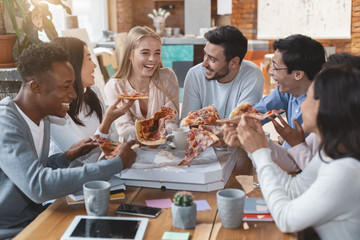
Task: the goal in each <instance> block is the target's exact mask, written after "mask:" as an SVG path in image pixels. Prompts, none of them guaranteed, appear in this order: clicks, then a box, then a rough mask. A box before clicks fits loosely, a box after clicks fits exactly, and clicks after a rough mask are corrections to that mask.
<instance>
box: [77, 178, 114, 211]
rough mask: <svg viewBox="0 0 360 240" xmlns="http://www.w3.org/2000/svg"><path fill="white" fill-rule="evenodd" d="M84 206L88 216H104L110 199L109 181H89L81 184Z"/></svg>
mask: <svg viewBox="0 0 360 240" xmlns="http://www.w3.org/2000/svg"><path fill="white" fill-rule="evenodd" d="M83 190H84V199H85V208H86V212H87V214H88V215H89V216H106V213H107V209H108V206H109V200H110V183H109V182H107V181H91V182H87V183H85V184H84V185H83Z"/></svg>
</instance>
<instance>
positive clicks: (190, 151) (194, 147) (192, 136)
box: [178, 128, 219, 166]
mask: <svg viewBox="0 0 360 240" xmlns="http://www.w3.org/2000/svg"><path fill="white" fill-rule="evenodd" d="M218 140H219V138H218V137H217V136H216V135H215V134H213V133H212V132H209V131H207V130H203V129H199V128H192V129H190V130H189V131H188V133H187V143H188V147H187V149H186V151H185V159H184V160H182V161H181V162H180V163H179V165H178V166H182V165H187V164H189V163H190V162H191V161H192V160H193V159H194V158H196V157H197V156H199V155H200V154H201V153H202V152H204V151H205V150H206V149H208V148H209V147H211V145H213V144H214V143H215V142H217V141H218Z"/></svg>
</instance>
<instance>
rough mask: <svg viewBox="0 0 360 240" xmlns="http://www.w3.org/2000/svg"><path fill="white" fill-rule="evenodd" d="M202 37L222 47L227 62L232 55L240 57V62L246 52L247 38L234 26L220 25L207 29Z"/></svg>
mask: <svg viewBox="0 0 360 240" xmlns="http://www.w3.org/2000/svg"><path fill="white" fill-rule="evenodd" d="M204 37H205V38H206V39H207V40H208V41H209V42H210V43H212V44H215V45H220V46H222V47H223V48H224V55H225V57H226V61H227V62H229V61H230V60H231V59H232V58H234V57H239V58H240V63H241V62H242V60H243V59H244V57H245V54H246V52H247V42H248V40H247V38H246V37H245V36H244V35H243V34H242V32H241V31H240V30H239V29H237V28H236V27H234V26H229V25H226V26H220V27H217V28H215V29H213V30H210V31H208V32H207V33H206V34H205V35H204Z"/></svg>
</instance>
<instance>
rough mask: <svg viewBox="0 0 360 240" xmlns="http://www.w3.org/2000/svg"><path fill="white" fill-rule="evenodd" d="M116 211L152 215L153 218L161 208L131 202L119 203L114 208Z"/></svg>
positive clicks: (145, 215)
mask: <svg viewBox="0 0 360 240" xmlns="http://www.w3.org/2000/svg"><path fill="white" fill-rule="evenodd" d="M115 212H116V213H121V214H128V215H136V216H144V217H152V218H155V217H157V216H158V215H159V214H160V213H161V208H155V207H147V206H140V205H133V204H126V203H124V204H120V206H119V207H118V208H117V209H116V211H115Z"/></svg>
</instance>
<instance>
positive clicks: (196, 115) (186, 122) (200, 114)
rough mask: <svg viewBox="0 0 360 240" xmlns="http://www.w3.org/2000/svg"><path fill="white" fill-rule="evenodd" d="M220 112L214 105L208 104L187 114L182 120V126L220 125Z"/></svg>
mask: <svg viewBox="0 0 360 240" xmlns="http://www.w3.org/2000/svg"><path fill="white" fill-rule="evenodd" d="M219 119H220V117H219V113H218V111H217V110H216V108H215V106H214V105H209V106H206V107H204V108H202V109H200V110H198V111H193V112H189V113H188V114H187V116H186V117H185V118H184V119H183V120H181V123H180V125H181V127H185V126H198V125H205V124H211V125H218V123H217V122H216V121H217V120H219Z"/></svg>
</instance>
